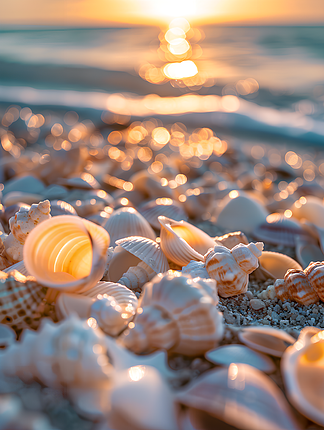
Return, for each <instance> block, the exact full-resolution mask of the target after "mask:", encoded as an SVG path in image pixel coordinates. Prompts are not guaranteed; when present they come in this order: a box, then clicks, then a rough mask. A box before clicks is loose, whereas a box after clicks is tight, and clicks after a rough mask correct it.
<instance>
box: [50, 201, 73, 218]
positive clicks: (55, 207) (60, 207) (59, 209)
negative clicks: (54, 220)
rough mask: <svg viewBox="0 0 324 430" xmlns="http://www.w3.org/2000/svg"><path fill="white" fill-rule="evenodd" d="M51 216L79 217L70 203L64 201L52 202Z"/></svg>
mask: <svg viewBox="0 0 324 430" xmlns="http://www.w3.org/2000/svg"><path fill="white" fill-rule="evenodd" d="M51 215H52V216H58V215H77V213H76V210H75V209H74V207H73V206H72V205H70V203H67V202H64V201H63V200H51Z"/></svg>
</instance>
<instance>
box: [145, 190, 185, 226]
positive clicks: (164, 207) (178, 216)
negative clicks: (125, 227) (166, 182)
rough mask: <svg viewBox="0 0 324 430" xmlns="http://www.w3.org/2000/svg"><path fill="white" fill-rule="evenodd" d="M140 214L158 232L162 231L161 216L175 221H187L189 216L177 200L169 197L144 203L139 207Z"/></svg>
mask: <svg viewBox="0 0 324 430" xmlns="http://www.w3.org/2000/svg"><path fill="white" fill-rule="evenodd" d="M138 210H139V212H140V214H141V215H143V217H144V218H145V219H146V220H147V221H148V222H149V223H150V224H151V226H152V227H153V228H155V229H156V230H159V229H160V227H161V226H160V223H159V220H158V217H159V216H165V217H167V218H171V219H173V220H175V221H181V220H185V221H186V220H187V219H188V217H187V214H186V213H185V212H184V210H183V209H182V206H181V205H180V204H179V203H177V202H176V201H175V200H172V199H170V198H168V197H162V198H158V199H155V200H151V201H149V202H148V203H144V204H143V205H141V206H140V207H139V209H138Z"/></svg>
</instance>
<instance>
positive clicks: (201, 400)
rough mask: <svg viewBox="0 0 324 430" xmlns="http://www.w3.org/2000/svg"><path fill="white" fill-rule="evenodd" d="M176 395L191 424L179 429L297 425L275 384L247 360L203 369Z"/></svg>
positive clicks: (288, 429) (290, 429) (280, 429)
mask: <svg viewBox="0 0 324 430" xmlns="http://www.w3.org/2000/svg"><path fill="white" fill-rule="evenodd" d="M176 397H177V401H178V402H179V403H180V404H181V405H185V406H186V407H187V408H189V410H188V412H189V416H188V417H187V422H190V424H191V426H192V427H183V429H187V428H188V429H190V430H191V429H193V430H198V429H199V430H200V429H206V430H207V429H217V428H225V427H226V428H227V427H228V426H230V427H229V428H234V427H235V428H239V429H243V430H260V429H269V430H270V429H276V430H300V429H301V427H300V426H299V424H298V423H297V421H296V419H295V417H294V415H293V413H292V411H291V409H290V407H289V404H288V402H287V401H286V400H285V397H284V395H283V394H282V392H281V391H280V389H279V388H278V387H277V385H276V384H275V383H274V382H273V381H272V380H271V379H270V378H269V377H268V376H266V375H265V374H264V373H262V372H261V371H260V370H258V369H256V368H254V367H252V366H249V365H247V364H241V363H238V364H236V363H232V364H230V366H229V367H228V368H227V369H213V370H211V371H208V372H205V373H204V374H203V375H202V376H201V377H200V378H198V379H197V380H196V381H194V382H193V383H192V384H190V385H189V387H188V388H185V389H184V390H182V391H179V393H178V394H177V395H176ZM251 399H253V401H251ZM219 420H221V421H222V422H223V423H226V424H227V426H226V425H225V426H224V424H223V423H221V422H219ZM207 423H208V425H207V426H206V424H207ZM232 426H233V427H232ZM181 430H182V429H181Z"/></svg>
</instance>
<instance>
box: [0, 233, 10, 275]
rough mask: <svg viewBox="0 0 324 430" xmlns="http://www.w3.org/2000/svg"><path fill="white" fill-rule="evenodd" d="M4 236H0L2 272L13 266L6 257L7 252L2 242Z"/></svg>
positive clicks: (0, 267) (0, 265)
mask: <svg viewBox="0 0 324 430" xmlns="http://www.w3.org/2000/svg"><path fill="white" fill-rule="evenodd" d="M3 236H4V234H1V235H0V270H5V269H6V268H8V267H10V266H11V262H10V261H9V260H8V259H7V258H6V255H5V253H6V250H5V246H4V244H3V241H2V237H3ZM5 236H7V235H5Z"/></svg>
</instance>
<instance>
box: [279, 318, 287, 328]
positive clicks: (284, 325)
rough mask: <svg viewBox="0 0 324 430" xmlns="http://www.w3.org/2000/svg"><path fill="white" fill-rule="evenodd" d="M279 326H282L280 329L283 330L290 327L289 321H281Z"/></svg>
mask: <svg viewBox="0 0 324 430" xmlns="http://www.w3.org/2000/svg"><path fill="white" fill-rule="evenodd" d="M279 324H280V327H282V328H284V327H288V326H289V321H288V320H281V321H280V323H279Z"/></svg>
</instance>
